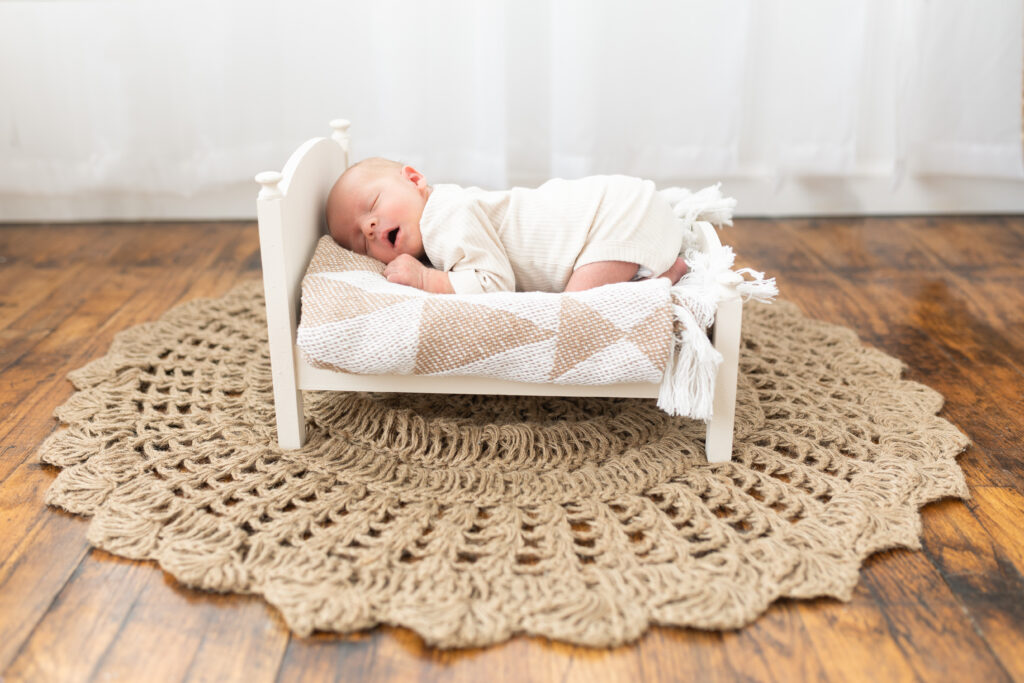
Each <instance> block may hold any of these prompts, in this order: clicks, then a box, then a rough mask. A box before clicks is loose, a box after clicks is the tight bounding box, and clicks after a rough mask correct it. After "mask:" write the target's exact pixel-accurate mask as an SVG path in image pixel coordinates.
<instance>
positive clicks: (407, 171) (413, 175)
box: [402, 166, 427, 187]
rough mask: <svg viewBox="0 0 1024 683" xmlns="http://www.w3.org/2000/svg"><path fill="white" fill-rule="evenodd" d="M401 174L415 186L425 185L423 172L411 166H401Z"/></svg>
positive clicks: (425, 180)
mask: <svg viewBox="0 0 1024 683" xmlns="http://www.w3.org/2000/svg"><path fill="white" fill-rule="evenodd" d="M402 175H403V176H405V177H406V178H408V179H409V181H410V182H412V184H413V185H415V186H416V187H426V185H427V179H426V178H424V177H423V174H422V173H420V172H419V171H417V170H416V169H415V168H413V167H412V166H403V167H402Z"/></svg>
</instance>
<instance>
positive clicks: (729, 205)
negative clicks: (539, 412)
mask: <svg viewBox="0 0 1024 683" xmlns="http://www.w3.org/2000/svg"><path fill="white" fill-rule="evenodd" d="M721 187H722V183H717V184H715V185H710V186H708V187H705V188H704V189H702V190H700V191H699V192H690V191H689V190H687V189H686V188H683V187H667V188H665V189H664V190H661V191H660V194H661V196H662V197H664V198H665V200H666V201H668V203H669V204H671V205H672V212H673V213H674V214H675V215H676V216H678V217H679V218H680V219H682V221H683V223H685V224H686V225H689V224H691V223H693V222H694V221H707V222H709V223H711V224H713V225H718V226H721V225H732V212H733V209H735V208H736V200H735V199H733V198H732V197H723V196H722V191H721V189H720V188H721Z"/></svg>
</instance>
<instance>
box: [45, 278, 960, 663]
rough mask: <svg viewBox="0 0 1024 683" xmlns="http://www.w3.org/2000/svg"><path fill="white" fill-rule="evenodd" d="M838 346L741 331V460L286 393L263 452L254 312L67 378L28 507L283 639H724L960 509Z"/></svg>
mask: <svg viewBox="0 0 1024 683" xmlns="http://www.w3.org/2000/svg"><path fill="white" fill-rule="evenodd" d="M901 367H902V366H901V363H900V362H899V361H898V360H896V359H894V358H892V357H889V356H887V355H885V354H883V353H881V352H879V351H877V350H874V349H870V348H867V347H864V346H862V345H861V344H860V343H859V341H858V340H857V337H856V335H855V334H854V333H853V332H852V331H850V330H848V329H845V328H842V327H837V326H834V325H829V324H826V323H823V322H820V321H815V320H812V319H809V318H806V317H804V316H803V315H802V314H801V313H800V312H799V311H798V310H797V308H796V307H795V306H793V305H790V304H787V303H785V302H780V303H777V304H774V305H771V306H764V305H750V306H747V307H746V308H745V311H744V333H743V347H742V350H741V361H740V374H741V377H740V387H739V401H738V408H737V411H738V415H737V427H736V445H735V450H734V460H733V462H730V463H724V464H718V465H709V464H708V463H707V462H706V461H705V459H704V455H703V431H704V428H703V423H700V422H695V421H692V420H688V419H685V418H673V417H669V416H667V415H666V414H665V413H663V412H662V411H660V410H659V409H658V408H657V407H656V406H655V402H654V401H653V400H632V399H576V398H572V399H570V398H550V397H540V398H538V397H494V396H424V395H402V394H361V393H327V392H323V393H307V394H306V396H305V401H306V404H305V407H306V416H307V423H308V426H307V430H308V434H309V438H308V443H307V445H306V446H305V447H303V448H302V449H301V450H299V451H292V452H287V451H282V450H281V449H279V448H278V446H277V443H276V429H275V427H274V412H273V402H272V396H273V392H272V384H271V374H270V363H269V358H268V354H267V347H266V323H265V317H264V308H263V298H262V290H261V286H260V284H259V283H258V282H249V283H244V284H242V285H240V286H239V287H237V288H236V289H235V290H233V291H232V292H231V293H229V294H228V295H226V296H224V297H222V298H220V299H213V300H211V299H203V300H196V301H193V302H190V303H187V304H184V305H182V306H179V307H177V308H175V309H173V310H172V311H170V312H168V313H167V314H166V315H164V316H163V317H162V318H161V319H160V320H158V321H155V322H152V323H146V324H143V325H140V326H137V327H134V328H131V329H129V330H126V331H124V332H122V333H120V334H119V335H118V336H117V337H116V339H115V341H114V343H113V345H112V347H111V349H110V351H109V353H108V354H107V355H106V356H105V357H103V358H100V359H98V360H96V361H94V362H92V363H90V364H89V365H87V366H85V367H83V368H81V369H79V370H76V371H74V372H73V373H71V375H70V379H71V380H72V382H73V383H74V385H75V387H76V389H77V392H76V393H75V394H74V395H73V396H72V397H71V398H70V399H69V400H68V401H67V402H66V403H65V404H64V405H63V406H61V407H60V408H58V409H57V411H56V416H57V418H58V419H59V420H60V421H62V422H63V423H64V427H63V428H62V429H60V430H58V431H56V432H55V433H54V434H53V435H52V436H51V437H50V438H49V439H48V440H47V441H46V442H45V443H44V445H43V446H42V448H41V452H40V457H41V459H42V461H43V462H45V463H49V464H52V465H56V466H58V467H60V468H61V471H60V472H59V474H58V476H57V477H56V479H55V481H54V482H53V484H52V485H51V487H50V489H49V491H48V493H47V502H48V503H50V504H51V505H55V506H59V507H61V508H63V509H65V510H68V511H71V512H73V513H78V514H81V515H87V516H91V518H92V519H91V522H90V524H89V527H88V538H89V541H90V542H91V543H92V544H93V545H95V546H96V547H99V548H102V549H105V550H107V551H109V552H112V553H115V554H118V555H121V556H125V557H129V558H137V559H152V560H155V561H156V562H158V563H159V565H160V566H161V567H162V568H163V569H164V570H165V571H167V572H169V573H170V574H171V575H173V576H174V577H175V578H176V579H177V580H179V581H180V582H182V583H184V584H186V585H188V586H192V587H196V588H200V589H205V590H211V591H227V592H239V593H255V594H260V595H262V596H263V597H264V598H265V599H266V600H267V601H268V602H269V603H270V604H272V605H273V606H274V607H276V608H277V609H278V610H280V612H281V613H282V615H283V616H284V618H285V620H286V621H287V623H288V625H289V627H290V628H291V629H293V630H294V631H295V632H296V633H299V634H308V633H310V632H312V631H314V630H329V631H341V632H351V631H356V630H361V629H367V628H370V627H373V626H375V625H377V624H382V623H386V624H394V625H400V626H404V627H407V628H410V629H413V630H414V631H416V632H417V633H419V634H420V635H421V636H422V637H423V638H424V639H425V640H426V642H427V643H429V644H431V645H435V646H440V647H465V646H475V645H486V644H491V643H496V642H500V641H502V640H505V639H507V638H509V637H511V636H513V635H516V634H520V633H525V634H533V635H539V636H546V637H550V638H555V639H559V640H564V641H568V642H572V643H577V644H584V645H590V646H605V645H615V644H620V643H624V642H628V641H630V640H633V639H635V638H637V637H639V636H640V635H641V634H642V633H643V632H644V631H645V630H646V629H647V628H648V627H649V626H651V625H656V624H661V625H677V626H692V627H698V628H703V629H730V628H737V627H740V626H743V625H744V624H747V623H749V622H750V621H752V620H754V619H755V618H756V617H757V616H758V615H759V614H761V613H762V612H763V611H764V610H765V609H767V608H768V606H769V605H770V604H771V603H772V602H773V601H774V600H776V599H779V598H781V597H792V598H811V597H815V596H832V597H835V598H839V599H849V598H850V596H851V593H852V590H853V588H854V586H855V585H856V582H857V577H858V573H859V568H860V565H861V563H862V561H863V560H864V558H865V557H866V556H867V555H869V554H870V553H872V552H876V551H878V550H882V549H886V548H892V547H908V548H919V547H920V541H919V535H920V516H919V512H918V510H919V508H920V507H921V506H922V505H924V504H926V503H928V502H931V501H934V500H937V499H940V498H945V497H960V498H966V497H967V495H968V493H967V488H966V484H965V482H964V478H963V474H962V472H961V470H960V468H959V466H958V465H957V463H956V461H955V457H956V455H957V454H958V453H959V452H961V451H962V450H963V449H964V448H965V447H966V445H967V439H966V437H965V436H964V435H963V434H962V433H961V432H960V431H958V430H957V429H956V428H955V427H954V426H952V425H951V424H950V423H948V422H947V421H946V420H944V419H941V418H939V417H937V415H936V413H937V412H938V411H939V409H940V408H941V405H942V398H941V396H940V395H939V394H937V393H936V392H934V391H933V390H931V389H929V388H927V387H925V386H923V385H920V384H916V383H913V382H909V381H905V380H902V379H900V373H901Z"/></svg>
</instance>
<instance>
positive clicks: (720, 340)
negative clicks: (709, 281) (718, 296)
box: [704, 294, 743, 462]
mask: <svg viewBox="0 0 1024 683" xmlns="http://www.w3.org/2000/svg"><path fill="white" fill-rule="evenodd" d="M742 324H743V299H742V298H740V296H739V295H737V294H734V295H733V296H731V297H729V298H727V299H725V300H723V301H721V302H719V304H718V312H717V314H716V315H715V327H714V332H713V333H712V339H711V343H712V344H714V346H715V348H716V349H718V352H719V353H721V354H722V364H721V365H720V366H719V368H718V374H717V375H716V376H715V397H714V403H713V404H712V405H713V408H712V410H713V411H714V412H713V413H712V416H713V417H712V418H711V422H709V423H708V429H707V438H706V439H705V440H704V451H705V453H706V454H707V457H708V462H729V460H731V459H732V432H733V426H734V424H735V421H736V381H737V379H738V378H739V360H740V327H741V326H742Z"/></svg>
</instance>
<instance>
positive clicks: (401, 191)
mask: <svg viewBox="0 0 1024 683" xmlns="http://www.w3.org/2000/svg"><path fill="white" fill-rule="evenodd" d="M429 193H430V190H429V188H428V187H427V183H426V180H425V179H424V178H423V176H422V175H421V174H420V173H419V172H418V171H416V169H414V168H413V167H411V166H404V167H401V168H374V167H370V168H365V169H364V168H356V169H353V171H352V172H351V173H350V174H349V175H348V176H346V177H345V178H344V179H343V180H342V181H339V182H338V183H337V184H335V186H334V188H332V189H331V193H330V195H329V197H328V199H327V223H328V226H329V227H330V230H331V236H332V237H333V238H334V239H335V241H337V242H338V244H340V245H341V246H343V247H345V248H346V249H350V250H352V251H354V252H356V253H357V254H365V255H366V256H371V257H373V258H375V259H377V260H378V261H382V262H384V263H390V262H391V261H393V260H394V259H395V258H396V257H398V255H399V254H411V255H412V256H415V257H416V258H422V257H423V239H422V237H421V236H420V217H421V216H422V215H423V207H424V206H425V205H426V203H427V196H428V195H429Z"/></svg>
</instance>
